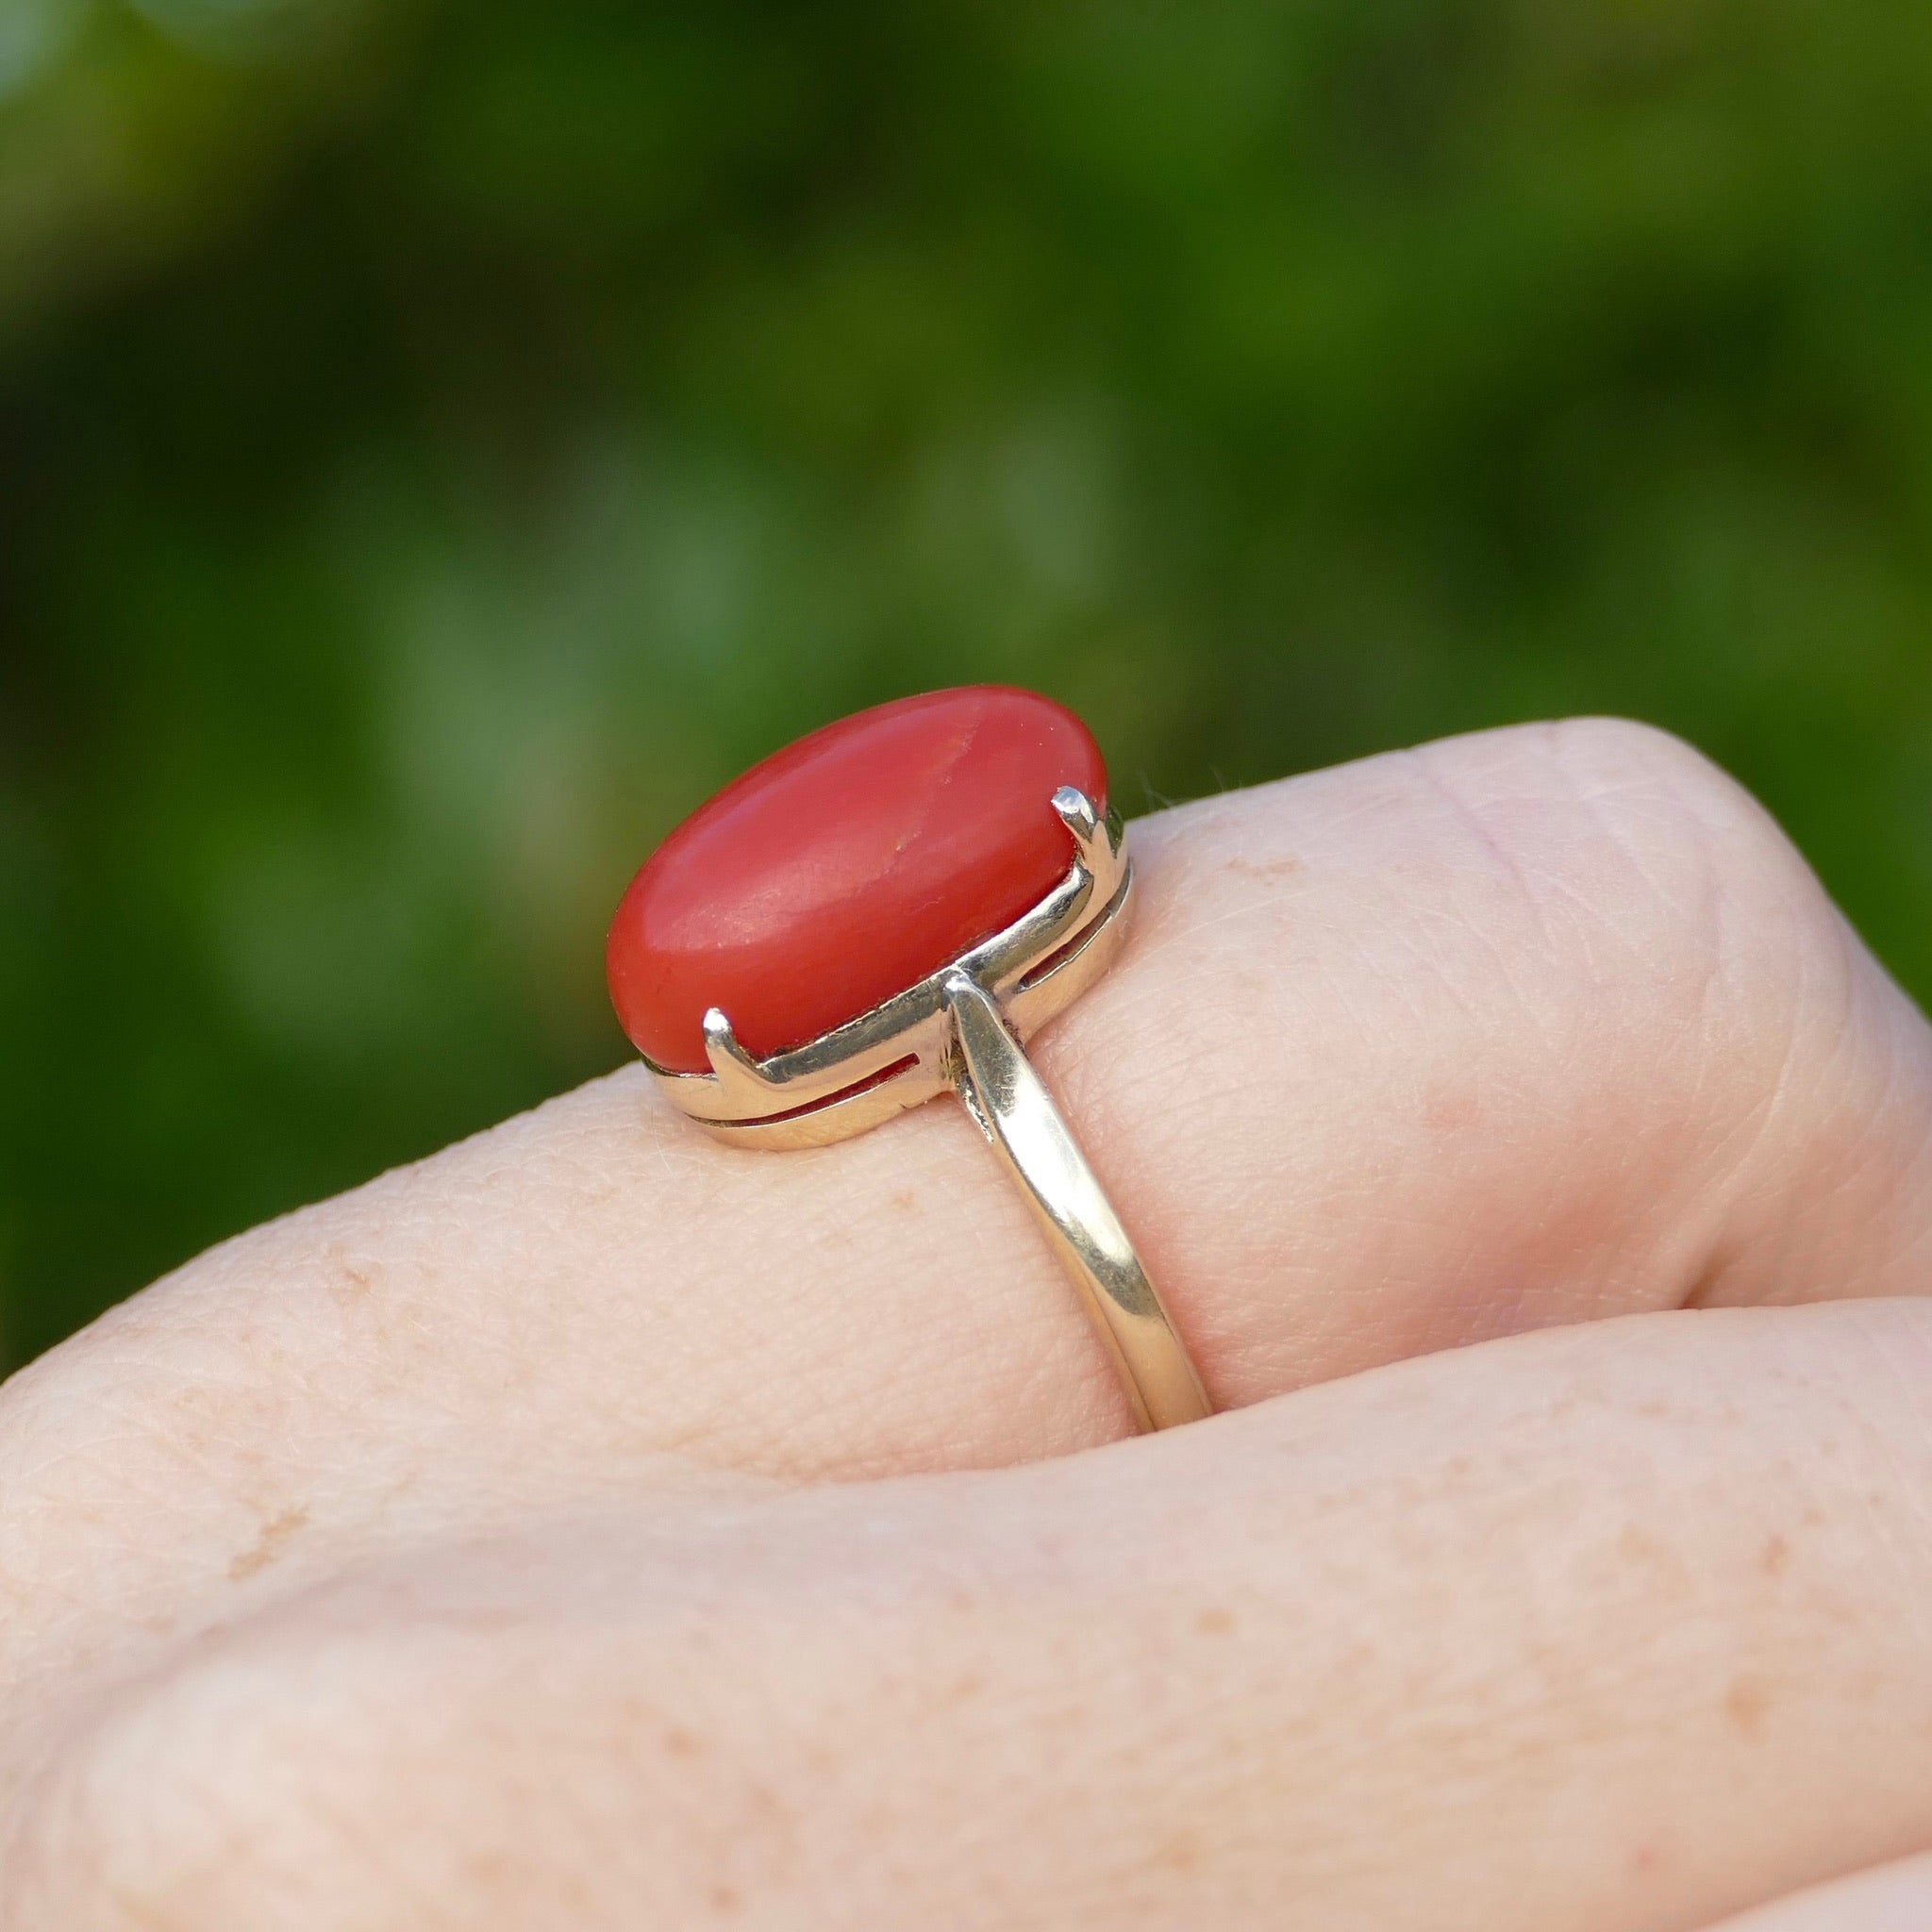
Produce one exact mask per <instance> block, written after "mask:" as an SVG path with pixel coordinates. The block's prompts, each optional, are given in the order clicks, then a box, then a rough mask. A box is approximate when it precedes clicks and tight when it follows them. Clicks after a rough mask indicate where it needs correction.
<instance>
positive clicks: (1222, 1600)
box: [0, 721, 1932, 1932]
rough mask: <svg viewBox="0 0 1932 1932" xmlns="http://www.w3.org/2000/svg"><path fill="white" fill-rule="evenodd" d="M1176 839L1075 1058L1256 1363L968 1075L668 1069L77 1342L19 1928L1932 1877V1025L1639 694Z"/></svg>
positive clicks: (1075, 1080)
mask: <svg viewBox="0 0 1932 1932" xmlns="http://www.w3.org/2000/svg"><path fill="white" fill-rule="evenodd" d="M1133 836H1134V841H1135V850H1136V852H1137V855H1138V858H1139V861H1140V864H1141V871H1142V879H1143V889H1142V905H1141V911H1140V914H1139V917H1138V923H1137V925H1136V928H1135V930H1134V932H1133V934H1132V936H1131V937H1130V940H1129V942H1128V945H1127V948H1126V950H1125V952H1124V956H1123V958H1122V960H1121V962H1120V964H1119V965H1118V966H1117V967H1116V968H1115V970H1114V971H1113V973H1112V974H1110V975H1109V977H1108V979H1107V980H1106V981H1105V982H1104V983H1103V984H1102V985H1101V986H1099V987H1098V988H1096V989H1095V990H1094V991H1092V992H1091V993H1090V994H1089V995H1088V996H1087V997H1086V998H1085V999H1083V1000H1082V1001H1081V1002H1080V1003H1079V1004H1078V1005H1077V1006H1076V1007H1075V1008H1073V1009H1072V1010H1071V1011H1070V1012H1069V1013H1068V1014H1066V1015H1065V1016H1064V1017H1063V1018H1062V1019H1061V1020H1059V1021H1058V1022H1057V1023H1056V1024H1055V1025H1054V1026H1053V1027H1052V1028H1051V1029H1050V1030H1049V1031H1048V1032H1047V1033H1045V1034H1043V1035H1042V1036H1041V1039H1040V1041H1038V1042H1037V1047H1036V1058H1037V1060H1038V1061H1039V1063H1040V1064H1041V1068H1042V1071H1043V1072H1044V1073H1045V1074H1046V1076H1047V1078H1048V1079H1049V1081H1050V1082H1051V1084H1052V1085H1053V1086H1054V1088H1055V1090H1056V1091H1057V1092H1058V1094H1059V1095H1060V1096H1061V1098H1062V1101H1063V1104H1064V1106H1065V1108H1066V1110H1067V1112H1068V1114H1069V1115H1070V1117H1071V1118H1072V1119H1073V1121H1074V1125H1075V1128H1076V1131H1078V1132H1079V1134H1080V1135H1081V1138H1082V1140H1083V1141H1084V1143H1085V1145H1086V1146H1087V1148H1088V1149H1089V1152H1090V1154H1091V1158H1092V1160H1093V1163H1094V1165H1095V1167H1096V1168H1097V1169H1098V1171H1099V1172H1100V1174H1101V1176H1102V1178H1103V1180H1104V1181H1105V1182H1106V1184H1107V1186H1108V1191H1109V1192H1110V1193H1111V1195H1112V1196H1113V1198H1114V1200H1115V1201H1116V1203H1117V1204H1118V1205H1119V1206H1120V1208H1121V1209H1122V1211H1123V1214H1124V1218H1125V1219H1126V1220H1127V1222H1128V1224H1129V1225H1130V1227H1131V1228H1132V1229H1133V1231H1134V1233H1135V1235H1136V1237H1137V1240H1138V1241H1139V1242H1140V1245H1141V1250H1142V1252H1143V1255H1144V1256H1145V1257H1146V1259H1147V1262H1148V1264H1149V1268H1150V1272H1151V1273H1153V1274H1154V1275H1155V1277H1156V1278H1157V1279H1158V1281H1160V1283H1161V1284H1162V1287H1163V1291H1164V1292H1165V1294H1166V1296H1167V1299H1168V1302H1169V1305H1170V1307H1171V1308H1172V1310H1173V1312H1174V1317H1175V1320H1176V1323H1177V1324H1178V1325H1179V1326H1180V1328H1181V1329H1182V1331H1183V1332H1184V1333H1185V1334H1186V1335H1187V1336H1188V1337H1189V1338H1190V1340H1191V1344H1192V1347H1193V1350H1194V1353H1195V1355H1196V1357H1197V1359H1198V1360H1199V1363H1200V1365H1201V1368H1202V1371H1203V1374H1204V1376H1205V1378H1206V1380H1207V1382H1208V1386H1209V1388H1210V1390H1211V1391H1213V1393H1214V1395H1215V1397H1216V1399H1217V1402H1218V1403H1219V1404H1220V1405H1221V1406H1222V1407H1223V1408H1224V1410H1226V1411H1228V1412H1227V1413H1224V1414H1223V1415H1220V1416H1217V1417H1216V1418H1215V1419H1213V1420H1212V1421H1209V1422H1207V1423H1203V1424H1197V1425H1194V1426H1192V1427H1190V1428H1187V1429H1183V1430H1178V1431H1174V1432H1173V1433H1171V1434H1169V1435H1166V1436H1162V1437H1158V1438H1147V1439H1140V1440H1125V1438H1126V1437H1127V1431H1128V1422H1127V1416H1126V1411H1125V1407H1124V1403H1123V1401H1122V1399H1121V1397H1120V1395H1119V1392H1118V1391H1117V1390H1116V1389H1115V1387H1114V1386H1113V1384H1112V1382H1111V1380H1110V1378H1109V1373H1108V1368H1107V1365H1106V1362H1105V1360H1104V1358H1103V1357H1102V1355H1101V1352H1100V1347H1099V1344H1098V1343H1097V1341H1095V1340H1094V1339H1093V1337H1092V1335H1091V1333H1090V1331H1089V1330H1088V1328H1087V1326H1086V1324H1085V1321H1084V1318H1083V1316H1082V1315H1081V1313H1080V1311H1079V1308H1078V1307H1077V1305H1076V1303H1075V1302H1074V1297H1073V1294H1072V1291H1070V1290H1069V1289H1068V1287H1067V1286H1066V1284H1065V1282H1064V1281H1063V1280H1062V1279H1061V1277H1060V1276H1059V1275H1058V1273H1057V1272H1056V1270H1055V1267H1054V1265H1053V1262H1052V1260H1051V1258H1050V1256H1049V1254H1048V1252H1047V1250H1046V1248H1045V1246H1044V1244H1043V1242H1042V1241H1041V1237H1040V1235H1039V1234H1038V1232H1037V1230H1036V1229H1035V1228H1034V1226H1033V1225H1032V1224H1031V1223H1030V1221H1029V1220H1028V1218H1027V1216H1026V1213H1025V1210H1024V1207H1023V1206H1022V1204H1021V1203H1020V1201H1019V1200H1018V1198H1017V1197H1016V1196H1015V1195H1014V1194H1013V1193H1012V1192H1011V1191H1009V1190H1008V1187H1007V1184H1006V1183H1005V1182H1004V1181H1003V1179H1002V1177H1001V1175H1000V1173H999V1170H998V1167H997V1165H996V1163H995V1162H994V1161H993V1160H992V1158H991V1156H990V1155H989V1154H988V1152H987V1150H986V1149H985V1147H984V1145H983V1144H982V1143H981V1142H980V1141H979V1140H978V1138H977V1136H976V1134H975V1132H974V1129H973V1127H972V1125H971V1124H970V1123H969V1122H968V1121H967V1120H966V1118H965V1116H964V1115H963V1113H962V1112H961V1111H960V1110H959V1109H958V1108H954V1107H951V1106H949V1105H944V1104H939V1105H934V1106H932V1107H928V1108H923V1109H921V1110H920V1111H918V1112H917V1113H914V1114H909V1115H906V1116H902V1117H901V1118H900V1119H898V1120H896V1121H894V1122H892V1123H891V1124H888V1125H886V1126H884V1127H882V1128H880V1129H879V1130H877V1131H876V1132H874V1133H872V1134H869V1135H866V1136H864V1137H862V1138H860V1139H858V1140H855V1141H848V1142H845V1143H842V1144H841V1145H839V1146H836V1147H831V1148H826V1149H824V1150H819V1151H816V1152H812V1153H801V1154H794V1155H786V1156H777V1155H760V1154H756V1153H749V1152H743V1151H734V1150H728V1149H724V1148H721V1147H718V1146H716V1145H714V1144H712V1143H711V1142H709V1141H706V1140H705V1139H704V1138H703V1137H702V1136H700V1135H698V1134H697V1133H695V1132H694V1131H693V1130H692V1129H691V1126H690V1124H689V1123H687V1122H685V1121H683V1120H682V1119H680V1118H677V1117H675V1116H674V1115H673V1114H672V1113H671V1112H670V1111H669V1110H668V1108H666V1107H665V1106H664V1105H663V1104H662V1103H661V1102H660V1101H659V1100H658V1097H657V1096H656V1094H655V1093H654V1091H652V1089H651V1086H650V1084H649V1082H648V1080H647V1079H646V1078H644V1077H643V1076H642V1074H641V1072H639V1071H637V1070H628V1071H625V1072H624V1073H620V1074H614V1075H612V1076H611V1077H609V1078H608V1079H607V1080H604V1081H600V1082H596V1083H593V1084H592V1085H591V1086H590V1087H588V1088H585V1089H583V1090H581V1091H578V1092H576V1093H574V1094H571V1095H568V1096H565V1097H564V1098H562V1099H560V1100H558V1101H555V1102H552V1103H551V1104H550V1105H549V1106H547V1107H544V1108H540V1109H539V1110H538V1111H537V1112H536V1113H534V1114H531V1115H528V1116H525V1118H523V1119H520V1120H516V1121H511V1122H509V1123H508V1124H505V1125H503V1126H501V1127H498V1128H496V1129H494V1130H492V1131H491V1132H490V1133H488V1134H485V1135H482V1136H479V1137H478V1138H477V1139H475V1140H474V1141H467V1142H465V1143H463V1144H462V1145H460V1146H458V1147H455V1148H452V1149H450V1150H448V1151H447V1152H445V1153H443V1154H441V1155H439V1156H437V1157H436V1158H433V1159H431V1160H428V1161H425V1162H423V1163H422V1164H420V1165H419V1166H416V1167H414V1168H410V1169H408V1170H404V1171H402V1172H399V1173H397V1174H390V1175H387V1176H385V1177H383V1178H382V1179H380V1180H378V1181H376V1182H374V1183H373V1184H371V1185H370V1186H369V1187H367V1188H364V1189H362V1190H360V1191H358V1192H356V1193H354V1194H350V1195H347V1196H344V1197H342V1198H341V1199H340V1200H336V1201H332V1202H328V1203H325V1204H324V1205H322V1206H320V1207H318V1208H310V1209H308V1210H306V1211H305V1212H303V1213H301V1214H298V1215H294V1216H291V1217H290V1218H289V1219H287V1220H285V1221H282V1222H279V1223H276V1224H272V1225H270V1226H268V1227H264V1228H261V1229H258V1230H256V1231H255V1232H254V1233H252V1234H250V1235H247V1236H244V1237H242V1239H240V1240H239V1241H232V1242H230V1243H228V1244H227V1245H225V1247H222V1248H219V1249H217V1250H215V1251H214V1252H213V1253H211V1254H209V1255H208V1256H205V1257H202V1258H201V1259H200V1260H198V1261H195V1262H193V1263H192V1264H191V1265H190V1266H189V1267H187V1268H185V1269H183V1270H181V1271H180V1272H179V1273H177V1274H175V1275H173V1276H171V1277H169V1278H168V1279H167V1280H165V1281H163V1282H160V1283H158V1284H157V1285H156V1286H155V1287H154V1288H152V1289H150V1290H148V1291H146V1292H145V1293H144V1294H142V1295H140V1296H137V1297H136V1298H135V1299H134V1300H133V1301H131V1302H130V1303H128V1304H126V1305H125V1307H121V1308H119V1309H117V1310H115V1311H114V1312H113V1313H112V1314H110V1315H109V1316H108V1317H107V1318H105V1319H104V1320H103V1321H101V1322H100V1323H97V1324H95V1325H94V1326H93V1327H92V1328H91V1329H89V1330H88V1331H87V1332H86V1333H84V1334H83V1335H81V1336H78V1337H76V1338H75V1340H73V1341H70V1342H68V1343H67V1344H65V1345H64V1346H63V1347H62V1348H60V1349H58V1350H57V1351H55V1352H54V1353H53V1354H52V1355H51V1356H49V1357H45V1358H43V1359H42V1361H40V1362H38V1363H36V1364H35V1365H34V1366H33V1367H31V1368H30V1369H28V1370H26V1371H25V1372H24V1373H23V1374H20V1375H18V1376H16V1377H15V1378H14V1380H13V1381H12V1382H11V1383H9V1384H8V1386H7V1388H6V1390H5V1391H0V1608H4V1615H0V1932H56V1928H58V1932H93V1928H99V1932H137V1928H139V1932H177V1928H179V1932H209V1928H220V1932H231V1928H243V1932H245V1928H253V1927H273V1928H275V1932H309V1928H323V1927H326V1928H332V1932H333V1928H341V1932H387V1928H391V1927H394V1928H398V1932H400V1928H404V1927H408V1928H412V1932H413V1928H423V1927H436V1926H440V1925H451V1926H458V1925H459V1926H462V1927H465V1928H490V1932H493V1928H499V1927H501V1928H525V1927H542V1928H546V1932H548V1928H565V1927H568V1928H576V1927H584V1928H600V1932H601V1928H607V1927H608V1928H618V1927H623V1928H625V1932H635V1928H638V1927H653V1926H659V1925H662V1926H667V1927H679V1928H683V1927H690V1926H703V1925H708V1924H717V1925H721V1926H732V1927H747V1928H760V1932H763V1928H778V1927H784V1928H799V1932H818V1928H832V1927H839V1928H846V1927H852V1926H880V1927H897V1926H901V1925H905V1926H913V1925H916V1926H919V1927H921V1928H954V1927H958V1928H977V1927H988V1928H992V1927H998V1928H1002V1932H1010V1928H1028V1927H1039V1928H1049V1927H1050V1928H1056V1932H1058V1928H1067V1927H1075V1926H1086V1925H1092V1926H1096V1927H1102V1926H1104V1927H1108V1928H1110V1932H1111V1928H1124V1932H1141V1928H1156V1927H1169V1926H1174V1927H1182V1926H1185V1927H1189V1928H1193V1927H1198V1926H1212V1927H1214V1928H1216V1932H1244V1928H1250V1927H1253V1928H1261V1927H1269V1928H1277V1927H1282V1926H1291V1927H1294V1928H1296V1932H1301V1928H1319V1932H1326V1928H1330V1927H1333V1928H1338V1932H1340V1928H1344V1927H1346V1928H1351V1932H1353V1928H1359V1927H1363V1926H1374V1927H1376V1928H1377V1932H1461V1928H1469V1932H1475V1928H1482V1932H1518V1928H1520V1932H1694V1928H1698V1927H1703V1926H1707V1925H1711V1924H1716V1923H1717V1922H1719V1921H1721V1920H1724V1918H1725V1917H1726V1916H1727V1915H1730V1914H1736V1913H1743V1912H1753V1913H1755V1914H1756V1915H1755V1916H1752V1917H1749V1918H1747V1919H1743V1920H1740V1922H1739V1924H1738V1925H1737V1926H1736V1928H1735V1932H1747V1928H1748V1932H1826V1928H1829V1932H1895V1928H1896V1927H1898V1926H1901V1925H1905V1924H1913V1925H1915V1926H1916V1925H1918V1924H1924V1923H1927V1922H1928V1907H1932V1869H1928V1868H1927V1867H1926V1866H1925V1865H1924V1864H1923V1863H1920V1862H1916V1861H1914V1859H1913V1857H1912V1855H1913V1854H1915V1853H1918V1852H1921V1851H1923V1850H1926V1849H1928V1848H1932V1610H1928V1609H1927V1608H1926V1606H1927V1605H1932V1507H1928V1503H1932V1306H1928V1305H1927V1304H1926V1303H1924V1302H1923V1301H1919V1300H1915V1299H1913V1297H1914V1296H1915V1295H1916V1294H1918V1293H1919V1292H1921V1291H1923V1290H1924V1287H1925V1286H1926V1285H1927V1284H1928V1281H1932V1274H1928V1258H1932V1257H1928V1241H1932V1032H1928V1029H1927V1027H1926V1025H1925V1024H1924V1021H1923V1020H1922V1019H1921V1018H1920V1016H1919V1015H1918V1013H1917V1012H1916V1010H1915V1009H1914V1008H1912V1007H1911V1005H1910V1004H1909V1002H1907V1000H1906V999H1905V998H1904V996H1903V995H1902V994H1901V993H1900V992H1899V991H1897V989H1896V988H1895V987H1894V986H1893V985H1892V984H1891V983H1890V981H1889V980H1888V979H1887V978H1886V976H1885V975H1884V974H1883V973H1882V972H1881V971H1880V970H1879V969H1878V967H1877V966H1876V965H1875V964H1874V962H1873V961H1872V960H1871V958H1869V956H1868V955H1867V954H1866V953H1865V952H1864V950H1863V948H1862V947H1861V946H1860V945H1859V943H1858V942H1857V939H1856V938H1855V937H1854V936H1853V935H1852V934H1851V932H1850V931H1849V929H1848V928H1847V927H1846V926H1845V924H1844V923H1843V922H1842V920H1841V919H1840V917H1839V915H1838V914H1837V912H1836V911H1835V910H1834V909H1833V908H1832V907H1831V906H1830V904H1829V902H1828V901H1827V900H1826V899H1825V897H1824V894H1823V892H1822V891H1820V889H1819V887H1818V886H1817V884H1816V882H1815V881H1814V880H1813V879H1812V877H1811V876H1810V874H1809V873H1808V872H1807V870H1806V868H1805V866H1804V865H1803V863H1802V862H1801V860H1800V859H1799V858H1797V857H1796V855H1795V854H1794V853H1793V852H1792V850H1791V849H1790V846H1789V844H1788V843H1787V842H1786V841H1784V839H1783V838H1782V836H1781V835H1780V834H1779V833H1778V832H1777V830H1776V829H1775V827H1774V825H1773V824H1771V823H1770V821H1769V820H1768V819H1767V818H1766V817H1765V816H1764V815H1763V814H1762V813H1761V811H1759V810H1758V808H1757V807H1756V806H1755V805H1753V804H1752V803H1751V801H1750V800H1749V799H1748V798H1747V797H1746V796H1745V795H1744V794H1743V793H1742V792H1740V791H1739V790H1738V789H1737V788H1736V787H1735V786H1734V785H1732V784H1731V783H1730V781H1729V780H1727V779H1726V778H1724V776H1723V775H1722V774H1719V773H1718V772H1716V771H1715V770H1714V769H1713V768H1712V767H1711V766H1709V765H1708V764H1707V763H1706V762H1705V761H1703V760H1702V759H1701V758H1698V757H1697V756H1696V755H1695V754H1694V753H1692V752H1691V751H1689V750H1687V749H1686V748H1685V747H1683V746H1682V745H1680V744H1678V743H1676V742H1675V741H1672V740H1670V739H1667V738H1665V737H1662V736H1660V735H1659V734H1657V733H1655V732H1651V731H1648V730H1645V729H1642V728H1641V727H1637V726H1632V725H1627V724H1616V723H1608V722H1603V721H1585V722H1579V723H1572V724H1561V725H1550V726H1538V727H1530V728H1524V729H1519V730H1511V731H1505V732H1497V733H1491V734H1486V735H1483V736H1479V737H1474V738H1467V739H1461V740H1455V741H1446V742H1443V743H1440V744H1436V745H1432V746H1427V747H1424V748H1423V749H1422V750H1421V751H1418V752H1413V753H1406V754H1402V755H1399V756H1395V757H1391V758H1378V759H1374V760H1370V761H1368V762H1366V763H1363V764H1357V765H1353V766H1348V767H1344V768H1341V769H1339V770H1336V771H1333V772H1327V773H1321V774H1313V775H1310V776H1307V777H1304V778H1299V779H1295V780H1291V781H1289V782H1287V783H1284V784H1281V785H1276V786H1270V787H1265V788H1262V789H1260V790H1258V791H1250V792H1245V793H1237V794H1232V795H1229V796H1225V797H1222V798H1217V799H1214V800H1211V801H1208V802H1207V803H1204V804H1202V805H1198V806H1193V807H1189V808H1183V809H1181V810H1178V811H1174V812H1169V813H1165V814H1162V815H1160V816H1159V817H1158V818H1154V819H1150V820H1146V821H1143V822H1141V824H1138V825H1137V826H1136V827H1135V829H1134V835H1133ZM110 1205H111V1204H104V1211H108V1208H109V1207H110ZM1820 1887H1823V1888H1824V1889H1823V1890H1818V1889H1817V1888H1820ZM1807 1889H1808V1890H1807ZM1915 1901H1916V1906H1915V1904H1914V1902H1915ZM1915 1909H1916V1910H1917V1912H1918V1916H1917V1917H1914V1916H1913V1913H1914V1910H1915Z"/></svg>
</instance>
